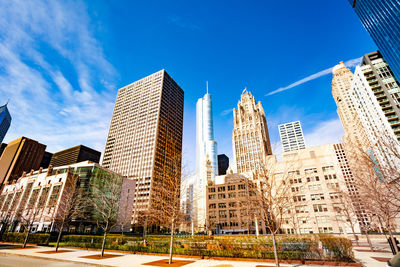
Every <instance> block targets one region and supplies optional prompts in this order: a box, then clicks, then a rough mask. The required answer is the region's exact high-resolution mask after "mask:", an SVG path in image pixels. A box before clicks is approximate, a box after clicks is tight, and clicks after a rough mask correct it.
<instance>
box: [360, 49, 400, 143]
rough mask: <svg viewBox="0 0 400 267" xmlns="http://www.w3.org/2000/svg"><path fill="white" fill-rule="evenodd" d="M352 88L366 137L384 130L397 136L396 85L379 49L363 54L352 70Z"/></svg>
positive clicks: (399, 107) (399, 102) (399, 92)
mask: <svg viewBox="0 0 400 267" xmlns="http://www.w3.org/2000/svg"><path fill="white" fill-rule="evenodd" d="M352 90H353V91H354V96H355V97H356V98H357V100H358V101H359V105H358V107H359V108H358V111H359V112H361V113H360V117H362V118H364V121H363V122H364V124H365V127H368V128H367V129H370V131H368V133H369V135H370V139H376V137H377V136H382V135H383V134H384V135H385V136H388V135H390V136H391V137H392V136H393V138H395V139H397V140H400V87H399V83H398V81H397V80H396V78H395V77H394V76H393V73H392V71H391V69H390V67H389V65H388V64H387V63H386V62H385V60H384V59H383V57H382V55H381V53H379V51H376V52H373V53H369V54H367V55H365V56H364V57H363V61H362V64H361V66H359V67H357V68H356V70H355V72H354V79H353V82H352ZM393 134H394V135H393Z"/></svg>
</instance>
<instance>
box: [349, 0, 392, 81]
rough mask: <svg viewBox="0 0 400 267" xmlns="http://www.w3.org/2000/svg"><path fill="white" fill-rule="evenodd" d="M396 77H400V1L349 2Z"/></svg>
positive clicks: (362, 0)
mask: <svg viewBox="0 0 400 267" xmlns="http://www.w3.org/2000/svg"><path fill="white" fill-rule="evenodd" d="M349 2H350V4H351V5H352V7H353V9H354V11H355V13H356V14H357V15H358V17H359V18H360V20H361V23H362V24H363V25H364V28H365V29H366V30H367V31H368V33H369V34H370V35H371V37H372V39H373V40H374V41H375V43H376V45H377V46H378V48H379V50H380V51H381V52H382V54H383V57H384V58H385V59H386V61H387V62H388V63H389V66H390V67H391V69H392V71H393V72H394V74H395V76H396V77H400V46H399V44H400V16H399V14H400V1H399V0H380V1H375V0H349Z"/></svg>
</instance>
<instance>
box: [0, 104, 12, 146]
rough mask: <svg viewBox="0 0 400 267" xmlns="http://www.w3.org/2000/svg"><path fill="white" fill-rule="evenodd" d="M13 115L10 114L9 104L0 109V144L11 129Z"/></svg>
mask: <svg viewBox="0 0 400 267" xmlns="http://www.w3.org/2000/svg"><path fill="white" fill-rule="evenodd" d="M10 124H11V115H10V112H8V108H7V104H5V105H4V106H1V107H0V143H1V142H3V139H4V136H6V133H7V131H8V128H10Z"/></svg>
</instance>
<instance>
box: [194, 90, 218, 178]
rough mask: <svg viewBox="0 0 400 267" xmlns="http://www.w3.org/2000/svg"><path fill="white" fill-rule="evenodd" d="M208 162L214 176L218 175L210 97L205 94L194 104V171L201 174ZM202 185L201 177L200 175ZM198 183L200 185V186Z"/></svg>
mask: <svg viewBox="0 0 400 267" xmlns="http://www.w3.org/2000/svg"><path fill="white" fill-rule="evenodd" d="M207 160H209V161H210V163H211V166H212V172H213V174H214V175H218V160H217V142H215V141H214V126H213V118H212V105H211V95H210V94H209V93H207V94H205V95H204V97H203V98H199V100H197V104H196V169H197V173H199V174H200V173H201V172H202V170H204V169H205V168H206V161H207ZM199 178H200V182H201V183H202V182H203V181H202V178H203V175H200V177H199ZM201 183H200V184H201Z"/></svg>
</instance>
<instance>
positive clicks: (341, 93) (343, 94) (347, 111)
mask: <svg viewBox="0 0 400 267" xmlns="http://www.w3.org/2000/svg"><path fill="white" fill-rule="evenodd" d="M352 80H353V73H352V72H351V70H350V69H349V68H347V67H346V66H345V65H344V63H343V61H342V62H340V63H339V64H338V65H336V66H335V67H334V68H333V70H332V95H333V98H334V99H335V102H336V106H337V114H338V116H339V118H340V121H341V122H342V125H343V129H344V131H345V134H344V136H343V144H344V145H345V146H347V147H349V146H357V147H362V148H363V150H364V151H365V150H367V149H368V147H369V145H368V139H367V134H366V132H365V129H364V128H363V126H362V123H361V120H360V118H359V116H358V114H357V111H356V103H355V101H354V97H353V95H352V94H353V93H352V90H351V82H352Z"/></svg>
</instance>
